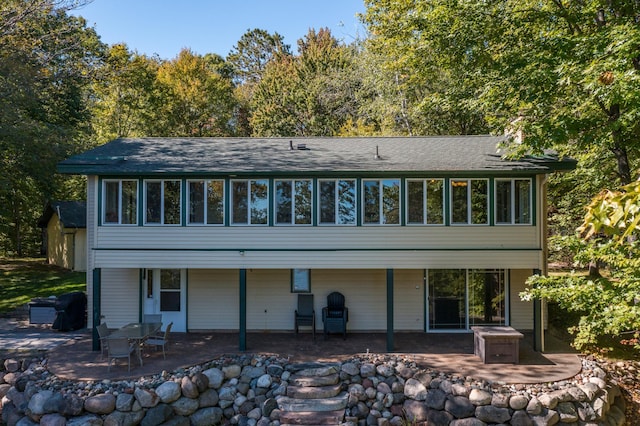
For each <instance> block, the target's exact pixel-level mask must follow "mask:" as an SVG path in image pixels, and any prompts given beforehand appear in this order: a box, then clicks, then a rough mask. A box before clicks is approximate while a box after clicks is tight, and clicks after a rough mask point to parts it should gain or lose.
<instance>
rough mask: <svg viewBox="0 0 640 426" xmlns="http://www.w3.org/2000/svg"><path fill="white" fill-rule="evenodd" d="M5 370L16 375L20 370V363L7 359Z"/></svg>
mask: <svg viewBox="0 0 640 426" xmlns="http://www.w3.org/2000/svg"><path fill="white" fill-rule="evenodd" d="M4 369H5V370H6V371H8V372H9V373H15V372H16V371H18V370H19V369H20V362H19V361H17V360H15V359H11V358H10V359H5V360H4Z"/></svg>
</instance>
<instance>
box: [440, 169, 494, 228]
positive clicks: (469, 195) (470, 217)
mask: <svg viewBox="0 0 640 426" xmlns="http://www.w3.org/2000/svg"><path fill="white" fill-rule="evenodd" d="M473 181H483V182H485V185H486V193H485V196H486V198H487V201H486V203H485V216H486V221H485V222H483V223H473V203H472V193H473V191H472V189H473V188H472V182H473ZM454 182H466V184H467V199H466V203H467V213H466V216H467V220H466V222H454V220H453V218H454V216H453V215H454V205H453V196H454V194H453V192H454V191H453V186H454ZM448 187H449V225H450V226H490V225H491V220H490V217H491V211H490V209H489V206H490V204H491V203H490V198H491V196H490V180H489V178H450V179H449V185H448Z"/></svg>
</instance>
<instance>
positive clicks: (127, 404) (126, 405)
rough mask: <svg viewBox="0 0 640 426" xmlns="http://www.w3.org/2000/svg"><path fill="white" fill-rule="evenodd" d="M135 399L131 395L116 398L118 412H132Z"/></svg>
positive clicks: (126, 394) (121, 395) (121, 394)
mask: <svg viewBox="0 0 640 426" xmlns="http://www.w3.org/2000/svg"><path fill="white" fill-rule="evenodd" d="M134 400H135V398H134V397H133V395H131V394H129V393H120V394H118V396H116V410H118V411H123V412H127V411H131V409H132V408H133V401H134Z"/></svg>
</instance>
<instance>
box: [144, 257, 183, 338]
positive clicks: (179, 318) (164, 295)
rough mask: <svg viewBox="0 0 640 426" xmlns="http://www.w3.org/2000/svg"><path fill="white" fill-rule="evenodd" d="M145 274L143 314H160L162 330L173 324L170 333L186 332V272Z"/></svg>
mask: <svg viewBox="0 0 640 426" xmlns="http://www.w3.org/2000/svg"><path fill="white" fill-rule="evenodd" d="M147 274H148V275H147V298H146V300H145V303H144V313H145V314H162V329H163V330H164V329H165V327H166V326H167V325H168V324H169V323H171V322H173V327H172V329H171V330H172V331H183V332H184V331H187V321H186V319H187V311H186V300H187V295H186V287H187V286H186V278H187V271H186V270H185V269H153V270H149V271H148V273H147ZM149 280H151V282H149Z"/></svg>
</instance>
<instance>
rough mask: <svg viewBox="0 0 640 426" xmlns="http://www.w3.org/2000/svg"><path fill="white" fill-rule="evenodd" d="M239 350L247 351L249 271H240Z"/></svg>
mask: <svg viewBox="0 0 640 426" xmlns="http://www.w3.org/2000/svg"><path fill="white" fill-rule="evenodd" d="M238 350H240V351H241V352H242V351H246V350H247V270H246V269H240V334H239V342H238Z"/></svg>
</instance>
